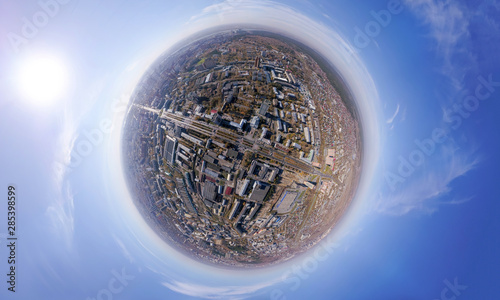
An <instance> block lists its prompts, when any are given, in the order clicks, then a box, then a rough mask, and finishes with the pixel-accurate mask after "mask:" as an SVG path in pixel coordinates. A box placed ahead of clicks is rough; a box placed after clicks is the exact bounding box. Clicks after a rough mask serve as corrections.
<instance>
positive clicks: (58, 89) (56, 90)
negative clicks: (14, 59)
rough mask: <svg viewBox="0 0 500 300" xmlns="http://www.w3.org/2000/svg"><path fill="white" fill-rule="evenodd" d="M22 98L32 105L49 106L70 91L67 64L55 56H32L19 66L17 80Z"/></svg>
mask: <svg viewBox="0 0 500 300" xmlns="http://www.w3.org/2000/svg"><path fill="white" fill-rule="evenodd" d="M16 82H17V86H18V90H19V92H20V95H21V97H22V98H23V99H24V100H26V101H28V102H29V103H30V104H35V105H41V106H49V105H52V104H54V103H55V102H57V101H58V100H61V99H62V97H63V96H64V95H65V93H66V92H67V90H68V82H69V80H68V72H67V69H66V66H65V64H64V63H63V62H62V61H61V60H60V59H58V58H57V57H55V56H51V55H32V56H29V57H25V59H23V60H22V61H21V63H20V65H19V66H18V72H17V78H16Z"/></svg>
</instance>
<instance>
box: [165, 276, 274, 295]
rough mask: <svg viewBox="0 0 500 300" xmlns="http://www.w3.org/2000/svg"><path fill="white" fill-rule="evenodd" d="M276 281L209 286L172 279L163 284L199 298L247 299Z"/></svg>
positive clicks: (173, 289)
mask: <svg viewBox="0 0 500 300" xmlns="http://www.w3.org/2000/svg"><path fill="white" fill-rule="evenodd" d="M278 281H279V280H278ZM275 283H276V282H274V281H271V282H266V283H258V284H255V285H244V286H208V285H200V284H193V283H186V282H181V281H176V280H172V281H171V282H163V283H162V284H163V285H164V286H165V287H167V288H169V289H171V290H172V291H175V292H177V293H181V294H184V295H188V296H193V297H198V298H204V299H245V298H248V297H250V296H251V295H252V294H254V293H256V292H258V291H259V290H262V289H264V288H267V287H270V286H273V285H274V284H275Z"/></svg>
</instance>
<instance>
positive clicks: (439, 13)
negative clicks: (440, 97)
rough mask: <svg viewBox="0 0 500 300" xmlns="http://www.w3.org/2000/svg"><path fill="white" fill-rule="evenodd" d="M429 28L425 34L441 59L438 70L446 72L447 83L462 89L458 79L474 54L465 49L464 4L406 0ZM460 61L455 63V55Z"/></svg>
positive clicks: (466, 24)
mask: <svg viewBox="0 0 500 300" xmlns="http://www.w3.org/2000/svg"><path fill="white" fill-rule="evenodd" d="M405 2H406V4H407V5H408V6H409V7H410V8H411V9H412V10H413V11H414V12H415V14H416V15H417V17H418V18H420V19H421V20H422V22H423V24H425V25H426V26H428V29H429V35H428V36H429V37H430V38H431V39H432V40H433V41H434V43H435V49H434V50H435V51H436V54H437V55H438V57H440V58H441V60H442V66H441V67H440V68H441V72H442V73H443V74H444V75H446V76H448V78H449V79H450V81H451V85H452V86H453V87H455V88H456V89H458V90H460V89H462V80H463V78H464V75H465V69H466V68H467V67H470V66H468V65H467V64H465V63H464V61H463V60H466V61H467V62H468V63H471V62H472V61H473V60H474V57H473V56H472V54H471V53H470V52H469V50H468V49H467V45H466V42H467V41H468V39H469V37H470V30H469V27H470V15H469V13H468V9H467V7H466V6H465V5H462V4H461V3H459V2H457V1H453V0H445V1H435V0H406V1H405ZM459 57H460V58H461V63H456V60H457V58H459Z"/></svg>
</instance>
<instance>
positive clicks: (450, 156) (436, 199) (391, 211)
mask: <svg viewBox="0 0 500 300" xmlns="http://www.w3.org/2000/svg"><path fill="white" fill-rule="evenodd" d="M472 154H473V153H464V152H463V151H462V150H461V149H457V148H456V145H454V144H453V143H448V144H447V145H443V146H442V147H441V149H440V153H438V155H436V157H433V159H432V161H429V162H428V164H429V165H432V166H433V167H432V170H427V169H424V170H422V171H423V172H419V171H420V170H416V171H415V173H414V174H412V175H410V177H408V178H406V182H404V183H402V187H401V188H399V189H397V190H396V191H395V192H394V193H391V194H382V193H380V194H379V196H378V198H377V200H376V201H375V202H374V205H373V206H372V209H373V211H375V212H377V213H382V214H388V215H394V216H402V215H405V214H408V213H410V212H414V213H424V214H432V213H434V212H436V211H438V210H439V207H440V206H443V205H454V204H461V203H464V202H467V201H468V200H470V199H472V198H473V196H470V195H469V196H461V197H459V198H455V197H453V195H450V193H451V192H452V183H453V181H454V180H456V179H457V178H459V177H461V176H464V175H465V174H467V173H468V172H469V171H470V170H472V169H474V168H475V167H476V166H477V164H478V163H479V162H480V159H479V158H477V157H474V155H472Z"/></svg>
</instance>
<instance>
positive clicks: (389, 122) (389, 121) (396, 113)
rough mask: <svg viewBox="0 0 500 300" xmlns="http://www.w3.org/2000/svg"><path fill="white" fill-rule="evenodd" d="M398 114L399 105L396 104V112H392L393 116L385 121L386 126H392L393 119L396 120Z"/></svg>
mask: <svg viewBox="0 0 500 300" xmlns="http://www.w3.org/2000/svg"><path fill="white" fill-rule="evenodd" d="M398 113H399V103H398V106H397V107H396V111H395V112H394V114H393V115H392V117H390V118H389V119H387V121H385V122H386V123H387V124H392V122H394V119H395V118H396V116H397V115H398Z"/></svg>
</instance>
